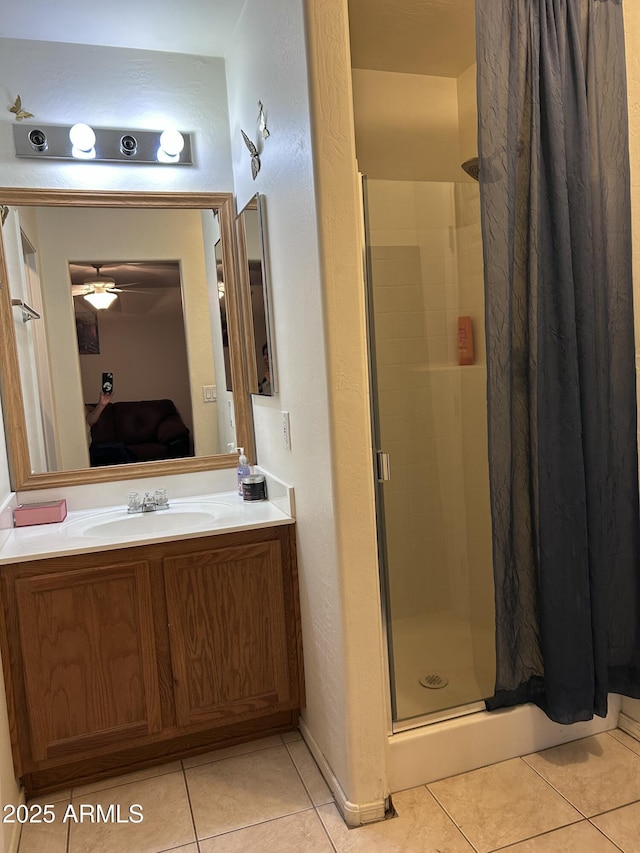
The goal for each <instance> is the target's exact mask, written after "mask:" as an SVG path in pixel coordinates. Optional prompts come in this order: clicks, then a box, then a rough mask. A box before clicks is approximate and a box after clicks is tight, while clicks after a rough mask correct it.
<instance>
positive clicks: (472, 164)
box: [462, 157, 480, 181]
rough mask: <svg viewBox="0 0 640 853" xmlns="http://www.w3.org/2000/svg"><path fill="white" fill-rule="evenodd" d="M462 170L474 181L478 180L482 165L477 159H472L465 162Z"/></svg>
mask: <svg viewBox="0 0 640 853" xmlns="http://www.w3.org/2000/svg"><path fill="white" fill-rule="evenodd" d="M462 168H463V169H464V170H465V172H466V173H467V175H469V176H470V177H472V178H473V180H474V181H477V180H478V175H479V173H480V164H479V162H478V158H477V157H472V158H471V159H470V160H465V162H464V163H463V164H462Z"/></svg>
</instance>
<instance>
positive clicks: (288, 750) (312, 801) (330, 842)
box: [283, 738, 342, 853]
mask: <svg viewBox="0 0 640 853" xmlns="http://www.w3.org/2000/svg"><path fill="white" fill-rule="evenodd" d="M301 740H302V743H304V745H305V747H306V748H307V750H308V749H309V747H308V746H307V745H306V743H305V741H304V738H301ZM291 743H300V741H297V740H294V741H291ZM283 746H284V748H285V749H286V750H287V755H288V756H289V760H290V761H291V763H292V764H293V767H294V769H295V771H296V773H297V774H298V778H299V779H300V781H301V782H302V787H303V788H304V790H305V792H306V794H307V796H308V797H309V802H310V803H311V806H312V808H313V810H314V812H315V814H316V817H317V818H318V820H319V821H320V826H321V827H322V830H323V832H324V834H325V835H326V836H327V839H328V840H329V844H330V845H331V847H332V848H333V850H334V851H335V853H337V851H338V848H337V847H336V846H335V844H334V843H333V839H332V838H331V835H330V834H329V830H328V829H327V827H326V826H325V825H324V821H323V820H322V817H321V816H320V813H319V811H318V806H317V805H316V803H315V802H314V800H313V797H312V796H311V791H310V790H309V787H308V786H307V783H306V782H305V781H304V778H303V776H302V773H301V771H300V769H299V768H298V765H297V764H296V762H295V761H294V758H293V755H292V754H291V750H290V749H289V744H288V743H285V742H284V741H283ZM309 755H310V756H311V760H312V761H313V762H314V763H315V758H314V757H313V755H311V751H309ZM316 767H318V765H317V764H316ZM318 773H320V768H319V767H318ZM320 775H321V776H322V773H320ZM322 778H323V779H324V777H322ZM325 784H326V782H325ZM327 787H329V786H328V785H327ZM329 793H330V794H331V790H329ZM335 802H336V801H335V798H334V797H333V794H332V795H331V803H332V804H333V805H334V806H335ZM331 803H322V805H323V806H326V805H331ZM336 808H337V806H336ZM338 814H340V811H339V810H338ZM340 817H341V819H342V816H340Z"/></svg>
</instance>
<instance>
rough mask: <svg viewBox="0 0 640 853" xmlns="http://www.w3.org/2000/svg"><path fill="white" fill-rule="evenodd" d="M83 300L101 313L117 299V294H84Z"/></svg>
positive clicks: (106, 292)
mask: <svg viewBox="0 0 640 853" xmlns="http://www.w3.org/2000/svg"><path fill="white" fill-rule="evenodd" d="M84 298H85V299H86V300H87V302H90V303H91V305H93V307H94V308H97V309H98V310H99V311H101V310H103V309H104V308H108V307H109V306H110V305H111V303H112V302H114V301H115V300H116V299H117V298H118V294H117V293H109V292H108V291H103V292H101V293H85V294H84Z"/></svg>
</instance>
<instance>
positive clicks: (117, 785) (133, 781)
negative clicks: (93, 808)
mask: <svg viewBox="0 0 640 853" xmlns="http://www.w3.org/2000/svg"><path fill="white" fill-rule="evenodd" d="M173 761H174V763H175V762H176V761H177V762H178V764H180V767H174V768H173V769H172V770H164V771H163V772H162V773H154V774H152V775H151V776H144V777H143V778H142V779H131V780H130V781H128V782H126V781H122V782H116V783H115V785H114V784H110V785H105V786H104V788H96V789H95V790H94V791H86V792H85V793H78V794H76V793H74V790H75V789H74V787H73V786H72V787H71V788H70V794H69V802H70V803H71V802H72V801H73V798H74V797H93V796H94V794H101V793H103V792H104V791H110V790H111V788H122V786H123V785H135V784H137V783H138V782H146V781H147V779H157V778H158V777H159V776H168V775H169V774H170V773H177V772H178V771H179V770H181V769H182V761H180V759H173ZM156 766H157V767H163V766H165V765H163V764H158V765H156ZM143 769H151V768H143ZM138 772H139V771H137V770H133V771H132V774H133V773H138ZM126 775H129V774H126ZM104 781H105V782H113V780H112V779H108V778H107V779H105V780H104ZM86 784H87V785H91V784H93V783H92V782H87V783H86ZM75 787H77V788H82V787H84V785H76V786H75ZM59 802H63V801H62V800H59Z"/></svg>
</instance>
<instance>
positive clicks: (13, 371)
mask: <svg viewBox="0 0 640 853" xmlns="http://www.w3.org/2000/svg"><path fill="white" fill-rule="evenodd" d="M0 205H7V206H11V207H26V206H31V207H33V206H47V207H96V208H113V207H122V208H147V209H151V208H160V209H162V208H165V209H166V208H172V209H179V208H182V209H198V210H201V209H213V210H216V211H217V212H218V217H219V222H220V235H221V241H222V263H223V266H224V271H225V284H226V285H227V289H226V294H227V322H228V328H229V341H230V361H231V375H232V379H233V405H234V411H235V421H236V440H237V444H238V446H239V447H244V449H245V453H246V455H247V457H248V458H249V459H250V460H251V461H253V460H255V441H254V433H253V421H252V414H251V398H250V394H249V390H248V386H247V368H246V357H245V346H244V332H243V329H244V321H243V317H242V313H243V300H242V299H241V297H240V294H239V290H238V286H237V258H236V251H235V239H234V201H233V195H232V194H231V193H168V192H167V193H149V192H111V191H109V190H105V191H92V190H89V191H85V190H48V189H47V190H45V189H25V188H16V187H0ZM0 277H1V280H0V369H1V370H2V387H1V392H2V404H3V414H4V426H5V436H6V442H7V449H8V454H9V467H10V474H11V486H12V488H13V490H14V491H16V492H17V491H24V490H29V489H49V488H55V487H59V486H77V485H84V484H88V483H106V482H113V481H116V480H131V479H134V478H138V477H156V476H162V475H171V474H185V473H189V472H195V471H211V470H215V469H220V468H235V467H236V466H237V461H238V456H237V454H236V453H221V454H216V455H212V456H198V457H195V456H192V457H186V458H184V459H171V460H162V461H158V462H133V463H130V464H127V465H109V466H105V467H100V468H78V469H75V470H72V471H50V472H47V473H42V474H34V473H32V472H31V460H30V454H29V444H28V438H27V427H26V420H25V413H24V400H23V395H22V386H21V382H20V365H19V362H18V351H17V347H16V339H15V332H14V327H13V311H12V306H11V293H10V290H9V282H8V274H7V265H6V260H5V254H4V244H3V241H2V240H1V239H0Z"/></svg>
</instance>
